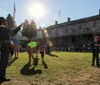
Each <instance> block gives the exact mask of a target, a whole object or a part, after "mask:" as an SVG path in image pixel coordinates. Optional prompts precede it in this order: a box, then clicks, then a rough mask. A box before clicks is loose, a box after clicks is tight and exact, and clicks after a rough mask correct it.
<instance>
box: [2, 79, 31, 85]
mask: <svg viewBox="0 0 100 85" xmlns="http://www.w3.org/2000/svg"><path fill="white" fill-rule="evenodd" d="M1 85H30V84H29V83H27V82H25V81H17V80H11V81H9V82H4V83H2V84H1Z"/></svg>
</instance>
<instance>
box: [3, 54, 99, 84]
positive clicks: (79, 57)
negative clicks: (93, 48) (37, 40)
mask: <svg viewBox="0 0 100 85" xmlns="http://www.w3.org/2000/svg"><path fill="white" fill-rule="evenodd" d="M52 54H54V55H57V56H58V57H56V56H48V55H45V58H44V60H45V65H46V66H47V67H48V68H44V65H42V62H41V57H40V55H39V62H38V65H37V66H36V67H34V65H33V63H31V65H29V64H27V63H28V55H27V53H20V57H19V59H17V60H15V61H14V62H10V63H9V66H8V68H7V77H8V78H10V79H11V81H10V82H5V83H2V84H1V85H100V68H97V67H91V60H92V54H91V53H75V52H52Z"/></svg>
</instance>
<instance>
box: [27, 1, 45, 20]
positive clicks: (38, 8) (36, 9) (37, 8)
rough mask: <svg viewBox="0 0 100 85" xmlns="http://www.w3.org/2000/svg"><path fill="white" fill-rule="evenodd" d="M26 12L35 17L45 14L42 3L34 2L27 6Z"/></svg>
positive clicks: (38, 17)
mask: <svg viewBox="0 0 100 85" xmlns="http://www.w3.org/2000/svg"><path fill="white" fill-rule="evenodd" d="M28 12H29V14H30V16H32V17H33V18H35V19H40V18H41V17H43V16H45V9H44V7H43V5H42V4H40V3H39V2H38V3H34V4H31V5H30V6H29V7H28Z"/></svg>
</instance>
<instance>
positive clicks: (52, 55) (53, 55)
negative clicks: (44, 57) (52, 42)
mask: <svg viewBox="0 0 100 85" xmlns="http://www.w3.org/2000/svg"><path fill="white" fill-rule="evenodd" d="M48 55H49V56H51V57H57V58H58V57H59V56H57V55H55V54H51V53H50V54H48Z"/></svg>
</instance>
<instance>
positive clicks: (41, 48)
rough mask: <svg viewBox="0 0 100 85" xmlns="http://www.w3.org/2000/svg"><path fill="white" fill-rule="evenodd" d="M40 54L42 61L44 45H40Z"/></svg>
mask: <svg viewBox="0 0 100 85" xmlns="http://www.w3.org/2000/svg"><path fill="white" fill-rule="evenodd" d="M40 54H41V59H42V62H43V61H44V46H41V47H40Z"/></svg>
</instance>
